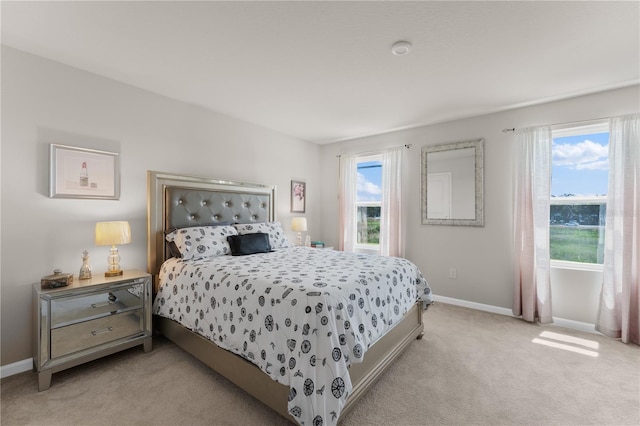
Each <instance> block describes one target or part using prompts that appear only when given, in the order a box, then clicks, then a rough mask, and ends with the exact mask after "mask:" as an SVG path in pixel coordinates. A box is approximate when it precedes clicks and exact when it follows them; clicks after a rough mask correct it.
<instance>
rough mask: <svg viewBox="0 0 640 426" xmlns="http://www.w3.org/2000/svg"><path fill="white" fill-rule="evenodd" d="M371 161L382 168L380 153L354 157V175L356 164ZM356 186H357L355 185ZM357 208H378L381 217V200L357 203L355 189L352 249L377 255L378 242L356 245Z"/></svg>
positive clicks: (378, 249)
mask: <svg viewBox="0 0 640 426" xmlns="http://www.w3.org/2000/svg"><path fill="white" fill-rule="evenodd" d="M371 161H378V162H380V167H381V168H382V153H380V154H368V155H363V156H358V157H356V173H357V172H358V164H360V163H366V162H371ZM356 185H357V184H356ZM380 185H381V187H382V181H381V182H380ZM359 207H380V214H381V215H382V200H380V201H367V202H361V201H358V194H357V188H356V200H355V212H354V215H355V223H356V224H355V226H354V227H353V232H354V235H353V248H354V251H360V252H363V251H366V252H376V253H379V252H380V242H378V244H362V243H358V208H359Z"/></svg>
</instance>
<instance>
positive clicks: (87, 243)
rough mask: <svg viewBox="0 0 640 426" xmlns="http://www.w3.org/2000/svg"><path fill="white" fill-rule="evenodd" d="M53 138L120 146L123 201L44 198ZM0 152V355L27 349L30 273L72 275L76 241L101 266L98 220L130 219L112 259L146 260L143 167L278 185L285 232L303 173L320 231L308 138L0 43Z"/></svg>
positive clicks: (314, 227)
mask: <svg viewBox="0 0 640 426" xmlns="http://www.w3.org/2000/svg"><path fill="white" fill-rule="evenodd" d="M50 143H60V144H67V145H73V146H80V147H87V148H94V149H101V150H105V151H115V152H119V153H120V157H121V179H122V193H121V197H120V200H117V201H104V200H73V199H51V198H49V197H48V182H49V175H48V173H49V172H48V169H49V166H48V164H49V163H48V161H49V159H48V152H49V151H48V149H49V144H50ZM1 155H2V175H1V176H2V177H1V182H2V204H1V206H2V212H1V218H2V224H1V252H2V260H1V265H2V266H1V269H0V271H1V276H0V277H1V278H0V279H1V281H0V289H1V294H2V302H1V303H2V305H1V309H2V311H1V314H2V317H1V319H2V323H1V327H2V328H1V330H2V332H1V347H2V353H1V364H2V365H7V364H10V363H14V362H17V361H21V360H24V359H28V358H30V357H31V356H32V353H31V334H32V323H31V287H32V284H33V283H37V282H39V281H40V277H42V276H44V275H48V274H51V273H52V271H53V269H54V268H60V269H62V270H63V271H65V272H73V273H74V274H77V273H78V271H79V269H80V266H81V265H82V260H81V255H82V251H83V250H84V249H87V250H89V253H90V257H91V259H90V263H91V264H92V266H93V270H94V273H101V272H100V271H104V270H105V269H106V258H107V255H108V247H96V246H94V242H93V231H94V226H95V222H97V221H102V220H118V219H122V220H128V221H129V222H130V223H131V228H132V234H133V242H132V243H131V244H129V245H125V246H121V247H120V254H121V256H122V262H121V266H122V267H123V268H139V269H142V270H146V261H147V260H146V259H147V251H146V238H147V236H146V220H147V219H146V216H147V214H146V197H147V195H146V171H147V170H159V171H165V172H175V173H189V174H192V175H197V176H208V177H213V178H225V179H233V180H243V181H251V182H259V183H267V184H275V185H277V188H278V189H277V194H278V202H277V209H276V210H277V219H278V220H281V221H282V222H283V225H284V228H285V230H288V229H289V227H290V221H291V220H290V219H291V214H290V213H289V200H290V198H289V197H290V195H289V186H290V181H291V180H292V179H295V180H304V181H306V182H307V194H308V198H307V206H306V209H307V212H308V214H307V215H306V216H307V217H308V223H309V233H310V235H311V236H312V238H314V239H315V238H319V236H320V229H321V223H320V222H321V219H320V213H319V211H320V189H319V187H320V185H321V180H320V178H321V176H320V172H319V171H320V167H319V164H318V162H317V158H318V157H319V155H320V148H319V147H318V146H317V145H315V144H312V143H308V142H304V141H301V140H297V139H294V138H291V137H288V136H286V135H282V134H279V133H277V132H274V131H271V130H268V129H265V128H261V127H258V126H255V125H252V124H250V123H245V122H242V121H239V120H236V119H233V118H229V117H227V116H224V115H221V114H218V113H214V112H211V111H207V110H204V109H202V108H199V107H196V106H192V105H188V104H185V103H181V102H177V101H175V100H172V99H169V98H166V97H162V96H159V95H156V94H153V93H149V92H146V91H143V90H139V89H136V88H133V87H131V86H128V85H125V84H121V83H118V82H115V81H113V80H109V79H106V78H102V77H99V76H97V75H94V74H90V73H87V72H84V71H81V70H78V69H75V68H71V67H68V66H64V65H61V64H59V63H56V62H52V61H49V60H45V59H43V58H40V57H37V56H33V55H30V54H27V53H24V52H21V51H18V50H14V49H11V48H6V47H4V46H3V48H2V145H1ZM294 237H295V236H294V235H293V233H291V234H290V238H294Z"/></svg>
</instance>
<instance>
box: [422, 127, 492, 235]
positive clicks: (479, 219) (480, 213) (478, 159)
mask: <svg viewBox="0 0 640 426" xmlns="http://www.w3.org/2000/svg"><path fill="white" fill-rule="evenodd" d="M464 148H474V149H475V177H476V179H475V180H476V181H475V193H476V199H475V204H476V217H475V219H429V218H428V217H427V173H428V170H427V155H428V154H432V153H436V152H443V151H452V150H456V149H464ZM421 180H422V188H421V189H422V204H421V208H422V224H423V225H458V226H484V139H473V140H468V141H462V142H454V143H444V144H439V145H430V146H423V147H422V179H421Z"/></svg>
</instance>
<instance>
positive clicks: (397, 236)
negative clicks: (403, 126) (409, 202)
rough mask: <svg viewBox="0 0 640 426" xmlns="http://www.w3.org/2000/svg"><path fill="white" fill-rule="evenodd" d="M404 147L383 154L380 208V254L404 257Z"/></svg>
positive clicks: (388, 150)
mask: <svg viewBox="0 0 640 426" xmlns="http://www.w3.org/2000/svg"><path fill="white" fill-rule="evenodd" d="M404 151H405V148H404V147H397V148H391V149H387V150H385V151H384V152H383V154H382V208H381V209H380V254H382V255H383V256H399V257H404V241H403V240H404V239H403V238H402V162H403V157H404Z"/></svg>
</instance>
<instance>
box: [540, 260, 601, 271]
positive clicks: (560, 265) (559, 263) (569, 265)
mask: <svg viewBox="0 0 640 426" xmlns="http://www.w3.org/2000/svg"><path fill="white" fill-rule="evenodd" d="M551 267H552V268H556V269H573V270H575V271H594V272H602V271H603V270H604V265H601V264H598V263H580V262H569V261H566V260H552V261H551Z"/></svg>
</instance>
